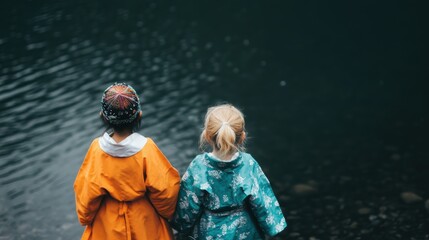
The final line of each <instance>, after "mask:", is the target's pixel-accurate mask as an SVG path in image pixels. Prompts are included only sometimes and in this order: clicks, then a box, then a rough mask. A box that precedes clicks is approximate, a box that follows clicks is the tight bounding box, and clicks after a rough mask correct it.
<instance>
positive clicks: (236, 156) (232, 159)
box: [209, 152, 239, 162]
mask: <svg viewBox="0 0 429 240" xmlns="http://www.w3.org/2000/svg"><path fill="white" fill-rule="evenodd" d="M238 155H239V153H238V152H236V153H234V155H232V156H231V159H226V160H221V159H220V158H218V157H216V156H215V155H214V154H213V153H212V152H211V153H209V156H210V157H212V158H214V159H216V160H219V161H222V162H232V161H234V160H235V159H237V158H238Z"/></svg>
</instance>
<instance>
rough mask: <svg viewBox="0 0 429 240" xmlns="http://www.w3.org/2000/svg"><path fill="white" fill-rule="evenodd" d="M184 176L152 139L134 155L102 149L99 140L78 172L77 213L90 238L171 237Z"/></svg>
mask: <svg viewBox="0 0 429 240" xmlns="http://www.w3.org/2000/svg"><path fill="white" fill-rule="evenodd" d="M179 187H180V176H179V173H178V172H177V170H176V169H175V168H174V167H173V166H172V165H171V164H170V162H169V161H168V159H167V158H166V157H165V156H164V154H163V153H162V152H161V151H160V150H159V148H158V147H157V146H156V144H155V143H154V142H153V141H152V140H151V139H150V138H149V139H148V141H147V143H146V145H145V146H144V147H143V148H142V149H141V150H140V151H139V152H138V153H136V154H134V155H132V156H130V157H113V156H110V155H109V154H107V153H105V152H103V150H102V149H101V148H100V146H99V143H98V139H95V140H94V141H93V142H92V144H91V146H90V148H89V150H88V153H87V155H86V156H85V159H84V161H83V163H82V166H81V168H80V170H79V172H78V174H77V177H76V180H75V183H74V190H75V194H76V212H77V215H78V219H79V221H80V223H81V224H82V225H84V226H86V229H85V231H84V233H83V235H82V239H83V240H89V239H97V240H99V239H106V240H108V239H115V240H120V239H124V240H125V239H126V240H131V239H135V240H146V239H173V236H172V232H171V229H170V227H169V225H168V222H167V220H168V219H170V218H171V217H172V215H173V213H174V210H175V207H176V202H177V194H178V191H179Z"/></svg>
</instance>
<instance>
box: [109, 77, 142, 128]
mask: <svg viewBox="0 0 429 240" xmlns="http://www.w3.org/2000/svg"><path fill="white" fill-rule="evenodd" d="M140 112H141V111H140V99H139V97H138V95H137V93H136V91H135V90H134V89H133V88H132V87H131V86H130V85H128V84H126V83H114V84H112V85H110V86H109V87H108V88H107V89H106V90H105V91H104V93H103V97H102V98H101V116H102V118H103V120H104V122H105V123H106V124H107V125H108V126H109V127H111V128H113V129H114V130H119V131H120V130H124V129H131V130H133V129H134V128H135V126H136V125H138V122H139V120H140Z"/></svg>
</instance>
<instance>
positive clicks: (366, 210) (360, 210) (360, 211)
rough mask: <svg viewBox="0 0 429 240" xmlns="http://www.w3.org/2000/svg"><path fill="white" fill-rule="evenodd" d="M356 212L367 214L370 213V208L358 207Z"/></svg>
mask: <svg viewBox="0 0 429 240" xmlns="http://www.w3.org/2000/svg"><path fill="white" fill-rule="evenodd" d="M358 213H359V214H360V215H368V214H370V213H371V209H370V208H367V207H363V208H359V209H358Z"/></svg>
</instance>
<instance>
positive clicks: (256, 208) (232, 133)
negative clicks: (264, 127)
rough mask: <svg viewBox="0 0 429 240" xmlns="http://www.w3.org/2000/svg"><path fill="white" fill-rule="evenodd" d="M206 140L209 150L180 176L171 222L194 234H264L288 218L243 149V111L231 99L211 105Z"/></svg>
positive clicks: (245, 236)
mask: <svg viewBox="0 0 429 240" xmlns="http://www.w3.org/2000/svg"><path fill="white" fill-rule="evenodd" d="M201 139H202V142H207V143H208V144H210V145H211V146H212V148H213V152H211V153H203V154H200V155H198V156H196V157H195V159H194V160H193V161H192V162H191V164H190V166H189V168H188V169H187V171H186V172H185V174H184V175H183V177H182V181H181V186H180V191H179V200H178V203H177V206H176V212H175V214H174V217H173V221H172V225H173V227H174V228H175V229H176V230H178V231H179V233H181V234H182V235H186V236H190V237H192V238H194V239H213V240H214V239H264V236H265V235H268V236H274V235H276V234H278V233H280V232H281V231H283V230H284V229H285V228H286V226H287V224H286V220H285V218H284V216H283V213H282V210H281V208H280V205H279V203H278V201H277V199H276V197H275V195H274V193H273V190H272V188H271V186H270V183H269V181H268V179H267V177H266V176H265V174H264V173H263V171H262V169H261V167H260V166H259V164H258V163H257V162H256V160H255V159H254V158H253V157H252V156H251V155H250V154H248V153H245V152H242V151H240V149H241V146H242V144H243V142H244V139H245V132H244V118H243V115H242V113H241V112H240V111H239V110H238V109H236V108H235V107H233V106H231V105H220V106H216V107H212V108H209V110H208V112H207V115H206V121H205V129H204V131H203V133H202V134H201Z"/></svg>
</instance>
